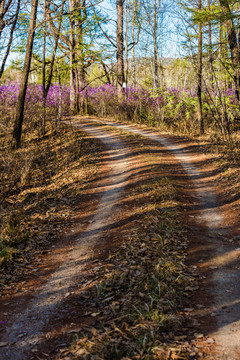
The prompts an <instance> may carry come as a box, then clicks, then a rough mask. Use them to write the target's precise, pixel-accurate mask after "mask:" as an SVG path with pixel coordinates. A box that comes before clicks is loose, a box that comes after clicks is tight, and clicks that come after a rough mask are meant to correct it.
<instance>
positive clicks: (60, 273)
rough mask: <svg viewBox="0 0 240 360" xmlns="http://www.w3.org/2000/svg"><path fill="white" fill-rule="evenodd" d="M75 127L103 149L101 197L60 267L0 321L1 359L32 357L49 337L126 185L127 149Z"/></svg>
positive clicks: (90, 129)
mask: <svg viewBox="0 0 240 360" xmlns="http://www.w3.org/2000/svg"><path fill="white" fill-rule="evenodd" d="M76 125H77V126H80V127H81V128H82V129H83V130H84V131H86V132H87V133H89V134H90V135H91V136H94V137H96V138H98V139H99V140H100V141H102V142H103V144H104V145H105V146H106V148H107V152H106V154H105V155H106V156H105V158H107V161H106V162H107V166H108V168H109V170H110V171H109V176H108V178H107V179H104V180H103V181H102V183H100V184H99V185H98V189H97V191H98V192H99V193H102V196H101V198H100V202H99V204H98V207H97V209H96V211H95V215H94V217H93V218H92V220H91V222H90V225H89V226H88V227H87V229H86V230H85V231H79V230H76V232H79V234H78V235H77V239H76V241H75V244H73V246H72V248H71V251H69V253H68V254H66V253H65V252H64V253H63V254H60V257H61V259H59V262H61V261H62V265H61V266H60V267H59V268H57V269H56V270H55V271H54V272H53V273H52V275H51V276H50V278H49V279H45V284H44V285H43V286H42V287H41V288H40V289H32V290H31V291H32V292H35V294H34V296H33V297H32V298H31V300H30V301H28V303H26V304H24V303H23V302H21V299H17V302H16V300H15V302H16V304H15V306H14V309H13V314H9V313H8V314H6V316H5V319H4V320H5V321H4V323H6V328H5V331H4V333H1V340H0V359H1V360H5V359H8V360H9V359H11V360H23V359H30V358H32V356H33V357H34V352H32V351H34V350H35V348H36V347H39V344H41V342H44V340H45V339H46V338H47V337H48V335H49V334H48V325H49V324H50V323H51V319H54V317H55V316H57V314H59V313H61V312H65V311H66V309H65V308H64V306H62V305H63V302H64V300H65V299H66V297H67V296H68V295H69V292H70V291H71V288H72V287H73V286H74V284H75V283H77V282H79V277H80V276H81V273H82V272H83V270H84V264H85V263H86V254H87V256H88V257H91V256H92V254H93V252H94V247H95V246H96V244H97V243H99V242H101V237H102V236H103V235H102V233H103V232H104V231H105V230H106V229H107V228H108V226H109V225H111V224H112V222H113V218H114V215H115V213H116V204H117V203H118V201H119V199H120V198H121V196H122V194H123V191H124V187H125V185H126V174H127V170H128V166H127V162H126V157H127V154H128V149H126V148H125V147H124V144H123V143H122V142H121V141H120V140H119V138H117V137H114V136H111V135H110V134H108V133H106V132H104V131H102V130H100V129H98V128H97V127H96V126H95V127H94V126H89V125H87V124H85V125H83V124H81V125H80V124H76ZM43 280H44V279H43ZM13 301H14V300H13ZM23 301H24V300H23ZM12 305H14V304H12ZM40 346H41V345H40Z"/></svg>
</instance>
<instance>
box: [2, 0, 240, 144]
mask: <svg viewBox="0 0 240 360" xmlns="http://www.w3.org/2000/svg"><path fill="white" fill-rule="evenodd" d="M239 19H240V5H239V2H238V1H233V0H183V1H177V0H176V1H172V0H148V1H146V0H111V1H110V0H108V1H107V0H104V1H96V0H70V1H69V2H67V1H66V0H62V1H58V0H32V1H31V3H30V2H29V1H26V0H0V38H1V45H0V61H1V64H0V78H1V80H0V107H1V110H2V111H1V114H2V115H1V123H2V125H1V128H2V129H5V131H8V132H9V131H11V132H12V137H11V139H12V140H11V141H12V143H13V146H14V147H20V146H21V141H22V134H23V133H24V131H31V129H34V128H38V129H39V132H40V133H41V134H43V135H44V134H45V132H46V123H47V122H48V121H50V123H51V124H52V126H53V127H54V128H55V130H57V129H58V128H59V124H60V120H61V118H62V117H63V116H67V115H71V114H90V115H92V114H93V115H96V116H110V117H115V118H120V119H124V120H128V121H135V122H144V123H147V124H150V125H153V126H163V127H167V128H168V129H171V130H174V131H181V132H183V133H184V132H189V131H190V132H193V133H200V134H203V133H205V132H207V131H209V129H210V130H211V131H216V132H218V133H219V134H220V136H222V137H223V138H224V139H225V140H227V141H229V138H230V136H231V133H233V132H234V131H235V130H236V129H237V128H238V127H239V121H240V116H239V106H240V25H239V24H240V20H239ZM30 119H31V121H30ZM6 129H7V130H6Z"/></svg>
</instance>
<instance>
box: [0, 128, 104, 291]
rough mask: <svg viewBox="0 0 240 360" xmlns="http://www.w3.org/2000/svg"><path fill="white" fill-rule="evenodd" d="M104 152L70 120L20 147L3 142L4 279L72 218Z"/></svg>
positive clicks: (0, 215)
mask: <svg viewBox="0 0 240 360" xmlns="http://www.w3.org/2000/svg"><path fill="white" fill-rule="evenodd" d="M100 156H101V146H100V144H99V143H98V142H97V141H96V140H95V139H92V138H89V137H88V136H87V135H85V134H84V133H82V132H81V131H80V130H78V129H75V128H74V129H71V128H70V127H67V126H63V127H62V128H61V130H60V133H59V134H58V135H51V134H50V133H49V134H46V136H45V137H43V138H41V139H39V138H37V137H36V138H34V137H32V138H29V139H28V142H26V143H25V145H24V146H23V147H22V148H21V149H19V150H17V151H16V150H15V151H13V150H12V149H11V147H10V144H9V143H3V142H2V146H1V148H0V164H1V173H0V195H1V198H0V229H1V230H0V233H1V235H0V276H1V277H0V285H2V286H3V287H4V286H5V285H6V284H7V282H8V281H9V280H11V279H13V278H17V274H18V272H19V271H18V270H19V266H21V268H22V267H23V266H24V264H27V263H28V262H29V261H30V259H31V258H32V257H33V256H34V249H35V250H36V249H38V248H39V247H41V246H45V244H46V243H47V242H48V241H52V242H54V241H56V240H57V239H58V238H59V237H60V236H61V232H62V228H63V226H68V225H69V224H70V223H71V222H72V221H73V212H74V210H75V209H76V207H77V206H78V203H79V199H80V196H81V194H82V193H83V191H84V190H85V189H86V187H87V186H88V180H89V179H90V178H92V177H93V176H94V175H95V174H96V171H97V163H98V161H99V158H100ZM6 274H8V275H7V276H6Z"/></svg>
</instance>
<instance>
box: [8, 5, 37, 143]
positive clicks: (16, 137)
mask: <svg viewBox="0 0 240 360" xmlns="http://www.w3.org/2000/svg"><path fill="white" fill-rule="evenodd" d="M37 8H38V0H32V3H31V17H30V24H29V32H28V39H27V46H26V53H25V61H24V66H23V73H22V78H21V83H20V90H19V95H18V100H17V106H16V114H15V119H14V129H13V147H15V148H19V147H20V146H21V136H22V124H23V118H24V106H25V98H26V91H27V83H28V76H29V71H30V65H31V59H32V50H33V40H34V35H35V27H36V18H37Z"/></svg>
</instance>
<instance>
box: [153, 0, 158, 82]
mask: <svg viewBox="0 0 240 360" xmlns="http://www.w3.org/2000/svg"><path fill="white" fill-rule="evenodd" d="M153 11H154V20H153V21H154V25H153V44H154V57H153V62H154V82H153V83H154V88H158V87H159V78H158V48H157V28H158V24H157V3H156V0H154V10H153Z"/></svg>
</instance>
